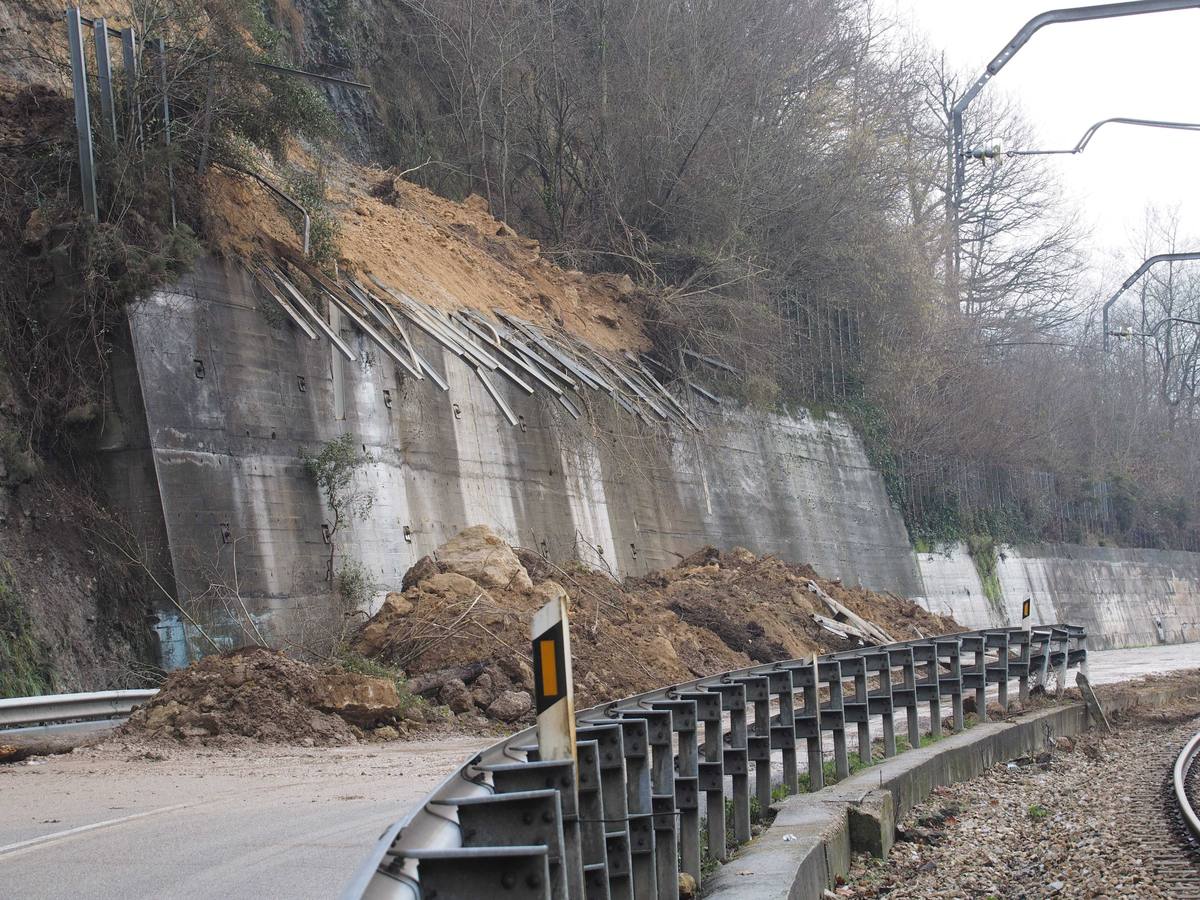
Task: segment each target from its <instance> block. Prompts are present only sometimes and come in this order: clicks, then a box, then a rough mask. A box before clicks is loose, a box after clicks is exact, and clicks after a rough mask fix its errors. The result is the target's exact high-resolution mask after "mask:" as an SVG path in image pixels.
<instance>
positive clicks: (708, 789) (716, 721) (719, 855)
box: [679, 691, 729, 862]
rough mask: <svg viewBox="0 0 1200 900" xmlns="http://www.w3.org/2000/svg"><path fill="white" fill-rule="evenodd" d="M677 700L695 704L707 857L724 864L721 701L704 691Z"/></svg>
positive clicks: (723, 781) (684, 695)
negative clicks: (701, 744)
mask: <svg viewBox="0 0 1200 900" xmlns="http://www.w3.org/2000/svg"><path fill="white" fill-rule="evenodd" d="M679 696H680V699H681V700H691V701H694V702H695V704H696V717H697V719H698V720H699V721H701V722H703V723H704V759H703V760H702V761H701V762H700V765H699V770H700V781H699V784H700V790H702V791H704V798H705V807H706V812H707V814H706V816H705V823H706V824H707V827H708V855H709V856H711V857H712V858H713V859H719V860H721V861H722V862H724V861H725V860H726V859H728V858H729V851H728V850H727V849H726V842H725V765H724V755H725V754H724V749H725V748H724V734H723V733H722V727H721V726H722V716H721V697H720V695H718V694H710V693H708V692H706V691H695V692H689V693H685V694H680V695H679Z"/></svg>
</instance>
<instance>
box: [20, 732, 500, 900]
mask: <svg viewBox="0 0 1200 900" xmlns="http://www.w3.org/2000/svg"><path fill="white" fill-rule="evenodd" d="M492 740H495V739H494V738H491V739H487V738H463V737H456V738H449V739H446V740H444V741H438V742H436V743H429V742H426V743H400V742H396V743H392V744H386V745H378V744H377V745H367V746H362V747H352V748H345V749H328V750H275V751H268V752H262V751H257V750H255V751H246V750H238V751H195V750H180V751H173V752H172V753H171V754H170V755H169V756H168V758H166V759H156V758H153V757H154V756H155V752H154V751H149V756H147V755H146V753H147V751H146V750H145V748H139V747H129V748H126V749H119V748H116V747H104V748H91V749H85V750H80V751H77V752H75V753H73V754H70V755H67V756H57V757H48V758H43V759H38V760H30V761H27V762H25V763H20V764H16V765H13V766H0V897H5V898H9V897H11V898H26V900H36V898H51V897H88V898H97V900H99V898H121V900H131V898H142V897H145V898H173V900H174V898H199V897H205V898H211V897H219V898H240V897H255V898H264V900H265V898H274V897H279V898H284V897H286V898H306V897H331V896H332V897H336V896H337V895H338V894H339V893H340V891H341V890H342V888H343V887H344V886H345V884H346V882H347V881H348V880H349V878H350V876H351V875H352V874H353V873H354V871H355V869H356V867H357V866H358V864H359V862H360V861H361V860H362V858H363V857H364V856H365V855H366V853H367V852H368V851H369V850H370V848H371V845H372V844H373V843H374V841H375V839H376V838H377V837H378V836H379V834H380V833H381V832H382V831H383V830H384V828H385V827H386V826H387V825H388V824H390V823H391V822H393V821H395V820H396V819H398V818H400V816H401V815H402V814H403V812H404V810H406V809H407V808H408V807H410V806H412V805H413V804H414V803H415V802H416V801H417V800H418V799H419V798H421V797H423V796H424V795H425V794H426V793H427V792H428V791H429V790H430V789H431V788H432V787H433V786H434V785H435V784H437V782H438V781H440V780H441V779H442V778H443V777H444V776H445V775H446V773H447V772H449V771H452V770H453V769H454V767H455V766H456V765H457V764H458V763H460V762H461V761H462V760H463V759H465V758H467V757H468V756H470V755H471V753H472V752H474V751H475V750H477V749H479V748H480V747H482V746H484V745H486V744H487V743H490V742H491V741H492ZM30 763H33V764H30Z"/></svg>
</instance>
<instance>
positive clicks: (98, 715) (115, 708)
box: [0, 689, 158, 729]
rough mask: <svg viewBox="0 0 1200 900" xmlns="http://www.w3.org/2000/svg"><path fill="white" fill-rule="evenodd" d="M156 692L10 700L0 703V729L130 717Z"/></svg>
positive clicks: (70, 695) (71, 695)
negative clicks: (47, 723)
mask: <svg viewBox="0 0 1200 900" xmlns="http://www.w3.org/2000/svg"><path fill="white" fill-rule="evenodd" d="M157 693H158V691H157V690H153V689H148V690H128V691H95V692H92V693H89V694H45V695H43V696H40V697H10V698H7V699H3V700H0V729H3V728H17V727H21V726H28V725H40V724H42V723H46V722H71V721H84V720H88V719H110V718H113V717H114V716H127V715H129V714H130V713H131V712H133V710H134V707H137V706H140V705H141V704H143V703H145V702H146V701H147V700H149V699H150V698H151V697H153V696H154V695H155V694H157Z"/></svg>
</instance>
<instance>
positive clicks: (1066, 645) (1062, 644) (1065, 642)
mask: <svg viewBox="0 0 1200 900" xmlns="http://www.w3.org/2000/svg"><path fill="white" fill-rule="evenodd" d="M1054 644H1055V646H1056V647H1058V648H1061V649H1056V650H1055V657H1054V659H1055V662H1056V663H1057V664H1058V686H1057V687H1056V688H1055V691H1054V698H1055V699H1056V700H1061V699H1062V695H1063V691H1065V690H1066V689H1067V663H1068V661H1069V660H1070V658H1071V638H1070V632H1069V631H1067V630H1066V629H1065V628H1055V629H1054Z"/></svg>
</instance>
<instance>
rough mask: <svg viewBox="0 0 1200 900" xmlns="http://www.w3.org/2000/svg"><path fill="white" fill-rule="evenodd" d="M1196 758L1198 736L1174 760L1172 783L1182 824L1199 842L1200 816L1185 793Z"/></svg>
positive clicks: (1199, 753)
mask: <svg viewBox="0 0 1200 900" xmlns="http://www.w3.org/2000/svg"><path fill="white" fill-rule="evenodd" d="M1197 757H1200V734H1197V735H1196V736H1195V737H1193V738H1192V739H1191V740H1190V741H1188V742H1187V744H1186V745H1184V748H1183V750H1182V751H1180V753H1179V757H1178V758H1177V759H1176V760H1175V773H1174V782H1175V802H1176V803H1178V804H1179V813H1180V815H1181V816H1182V817H1183V824H1184V825H1186V826H1187V829H1188V831H1190V832H1191V833H1192V837H1193V838H1195V839H1196V840H1198V841H1200V816H1197V815H1196V810H1195V808H1194V807H1193V806H1192V801H1191V798H1190V797H1188V793H1187V780H1188V776H1189V775H1190V774H1191V771H1192V766H1194V765H1196V764H1197Z"/></svg>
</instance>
